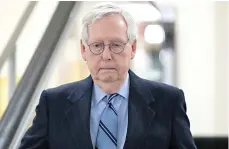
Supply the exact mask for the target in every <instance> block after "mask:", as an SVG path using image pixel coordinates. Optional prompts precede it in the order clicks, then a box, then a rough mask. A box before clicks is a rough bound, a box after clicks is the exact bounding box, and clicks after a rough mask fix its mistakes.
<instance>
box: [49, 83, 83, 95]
mask: <svg viewBox="0 0 229 149" xmlns="http://www.w3.org/2000/svg"><path fill="white" fill-rule="evenodd" d="M83 82H84V80H80V81H75V82H71V83H66V84H62V85H59V86H57V87H54V88H48V89H46V90H45V91H46V93H47V94H48V95H49V96H51V97H52V98H55V97H61V96H62V97H63V96H68V95H69V94H71V93H72V92H73V91H74V90H75V89H76V88H80V86H81V85H82V83H83Z"/></svg>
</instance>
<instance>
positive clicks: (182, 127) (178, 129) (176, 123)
mask: <svg viewBox="0 0 229 149" xmlns="http://www.w3.org/2000/svg"><path fill="white" fill-rule="evenodd" d="M170 145H171V146H170V149H196V146H195V143H194V140H193V137H192V134H191V132H190V122H189V119H188V116H187V114H186V103H185V97H184V93H183V91H182V90H179V91H178V93H177V96H176V99H175V102H174V114H173V122H172V136H171V144H170Z"/></svg>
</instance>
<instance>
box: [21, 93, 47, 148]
mask: <svg viewBox="0 0 229 149" xmlns="http://www.w3.org/2000/svg"><path fill="white" fill-rule="evenodd" d="M47 113H48V111H47V101H46V92H45V91H43V92H42V94H41V97H40V101H39V104H38V106H37V107H36V116H35V118H34V120H33V125H32V126H31V127H30V128H29V129H28V130H27V132H26V133H25V135H24V137H23V138H22V141H21V145H20V147H19V149H48V139H47V138H48V114H47Z"/></svg>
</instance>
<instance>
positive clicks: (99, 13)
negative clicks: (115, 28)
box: [81, 3, 136, 44]
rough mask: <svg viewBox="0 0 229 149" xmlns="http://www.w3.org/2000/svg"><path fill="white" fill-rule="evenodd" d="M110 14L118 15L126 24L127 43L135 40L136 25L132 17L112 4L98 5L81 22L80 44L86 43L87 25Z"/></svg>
mask: <svg viewBox="0 0 229 149" xmlns="http://www.w3.org/2000/svg"><path fill="white" fill-rule="evenodd" d="M112 14H120V15H122V16H123V18H124V20H125V21H126V24H127V37H128V40H129V42H131V43H132V42H133V41H134V40H136V25H135V22H134V19H133V17H132V16H131V15H130V14H129V13H128V12H127V11H125V10H123V9H122V8H120V7H118V6H117V5H115V4H113V3H100V4H98V5H95V7H94V8H93V9H92V10H91V11H90V12H88V13H87V14H86V15H85V16H84V18H83V20H82V32H81V38H82V42H83V43H84V44H86V43H87V42H88V25H90V24H92V23H93V22H94V21H96V20H97V19H102V18H103V17H105V16H108V15H112Z"/></svg>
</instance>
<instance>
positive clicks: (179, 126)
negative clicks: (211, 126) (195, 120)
mask: <svg viewBox="0 0 229 149" xmlns="http://www.w3.org/2000/svg"><path fill="white" fill-rule="evenodd" d="M135 53H136V33H135V23H134V21H133V18H132V17H131V16H130V14H128V13H127V12H126V11H124V10H122V9H121V8H119V7H117V6H115V5H113V4H104V5H99V6H97V7H95V8H93V9H92V10H91V12H89V13H88V14H87V15H86V16H85V17H84V19H83V29H82V40H81V54H82V57H83V59H84V60H85V61H86V62H87V65H88V68H89V70H90V73H91V75H90V76H89V77H87V78H86V79H84V80H81V81H78V82H74V83H70V84H66V85H62V86H59V87H57V88H54V89H48V90H45V91H43V92H42V95H41V98H40V102H39V104H38V106H37V108H36V117H35V118H34V121H33V125H32V126H31V127H30V128H29V130H28V131H27V132H26V134H25V136H24V138H23V139H22V143H21V146H20V149H95V148H97V149H123V148H124V149H196V146H195V144H194V141H193V138H192V135H191V132H190V124H189V119H188V117H187V115H186V104H185V99H184V94H183V92H182V90H180V89H178V88H175V87H172V86H168V85H165V84H161V83H156V82H153V81H149V80H145V79H142V78H140V77H138V76H137V75H135V74H134V73H133V72H132V71H131V70H130V69H129V67H130V61H131V59H133V58H134V56H135ZM143 67H144V66H143Z"/></svg>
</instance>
